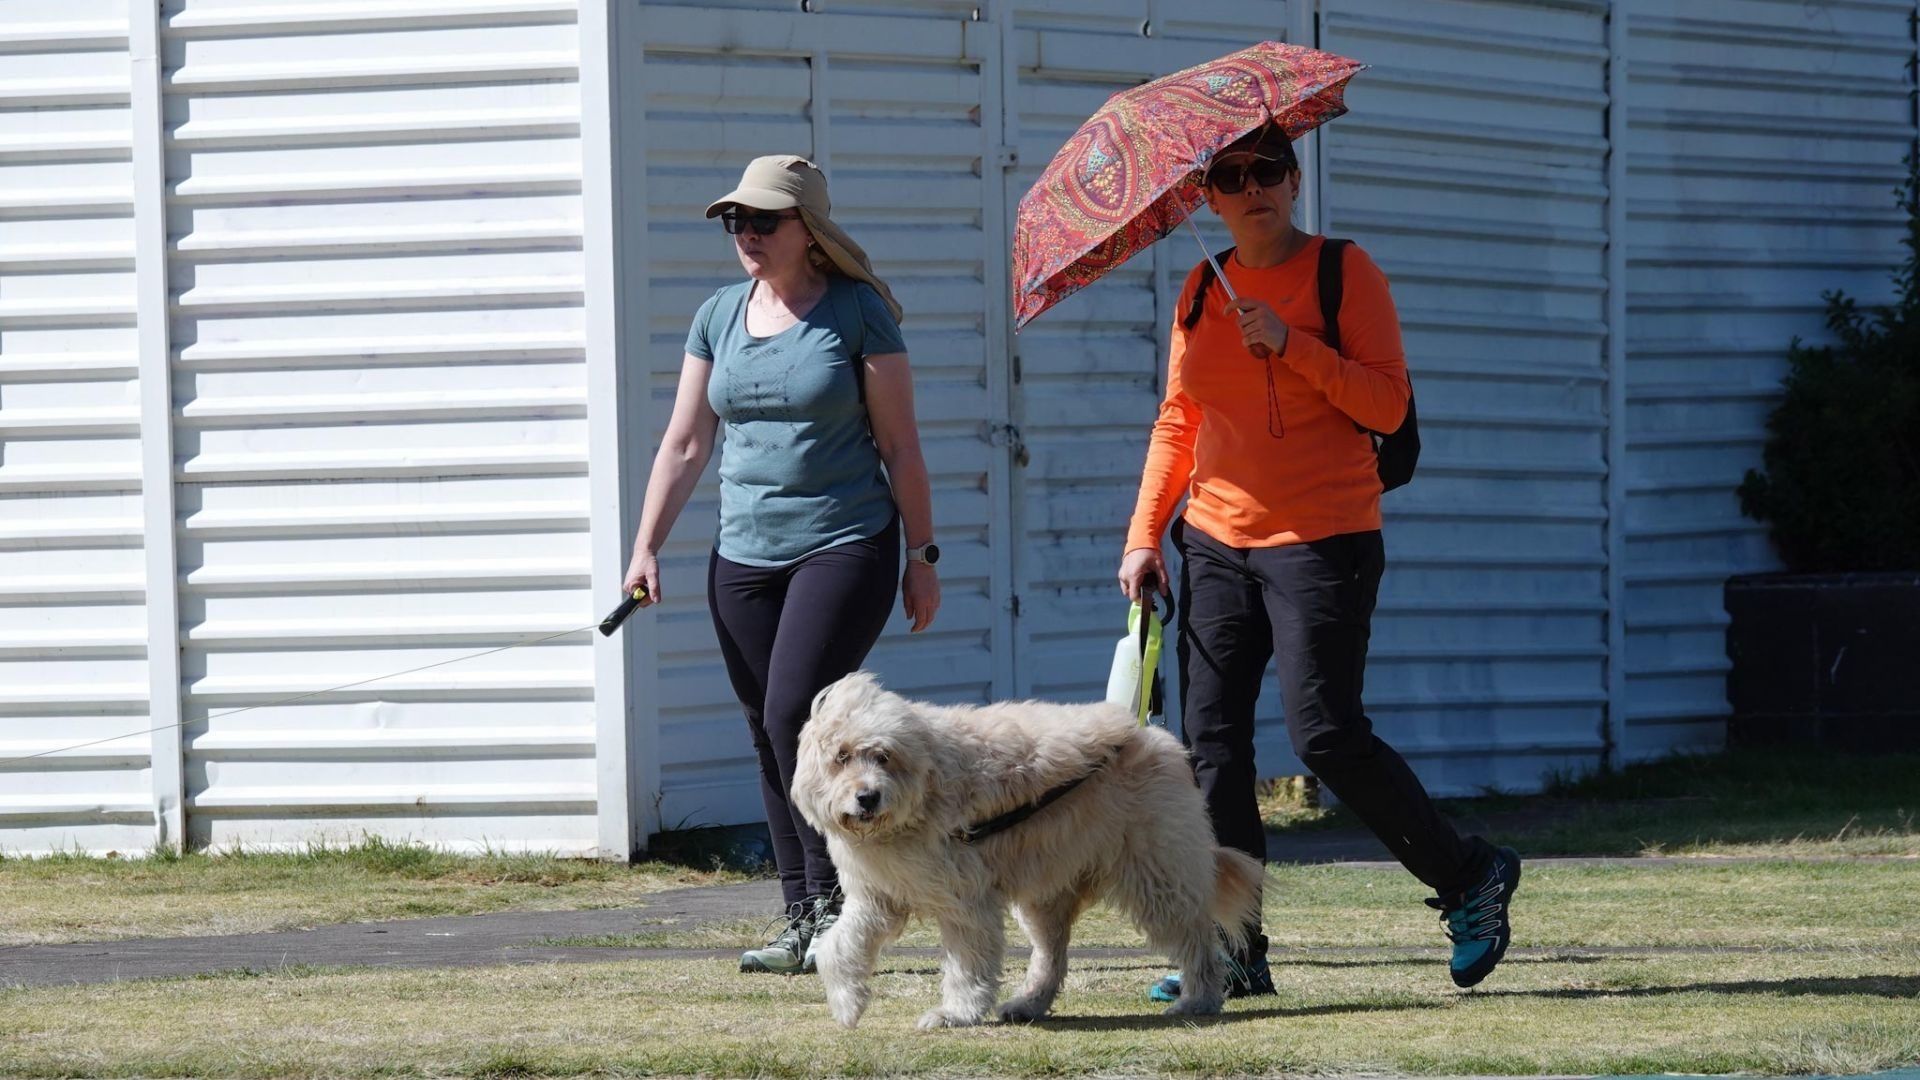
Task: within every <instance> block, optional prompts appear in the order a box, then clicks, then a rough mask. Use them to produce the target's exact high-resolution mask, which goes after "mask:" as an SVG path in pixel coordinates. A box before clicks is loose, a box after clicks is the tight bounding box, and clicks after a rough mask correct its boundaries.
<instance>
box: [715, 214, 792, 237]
mask: <svg viewBox="0 0 1920 1080" xmlns="http://www.w3.org/2000/svg"><path fill="white" fill-rule="evenodd" d="M799 216H800V215H799V214H780V213H775V212H774V211H772V210H755V211H753V212H752V213H750V214H743V213H741V212H740V211H738V210H722V211H720V227H721V228H723V229H725V230H727V235H728V236H739V235H740V231H741V230H742V229H752V230H753V235H755V236H772V235H773V234H774V233H776V232H778V231H779V229H780V223H781V222H783V221H788V220H791V219H793V218H797V217H799Z"/></svg>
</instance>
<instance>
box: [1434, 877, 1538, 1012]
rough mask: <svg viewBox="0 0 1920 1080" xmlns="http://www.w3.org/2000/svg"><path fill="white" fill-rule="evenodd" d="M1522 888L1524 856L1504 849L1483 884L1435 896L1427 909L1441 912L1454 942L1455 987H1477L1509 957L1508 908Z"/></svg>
mask: <svg viewBox="0 0 1920 1080" xmlns="http://www.w3.org/2000/svg"><path fill="white" fill-rule="evenodd" d="M1519 887H1520V853H1519V852H1516V851H1514V850H1513V849H1512V848H1510V847H1503V848H1500V849H1499V850H1497V851H1495V852H1494V853H1493V866H1492V867H1490V868H1488V870H1487V876H1486V877H1484V878H1481V879H1480V882H1479V884H1477V885H1475V886H1473V887H1472V888H1470V889H1468V890H1467V891H1465V892H1463V893H1459V894H1457V895H1454V896H1448V897H1432V898H1430V899H1428V900H1427V906H1428V907H1430V908H1434V909H1435V910H1437V911H1439V912H1440V921H1441V922H1443V923H1445V924H1446V925H1447V940H1449V941H1451V942H1453V961H1452V962H1451V963H1450V964H1448V965H1447V970H1448V972H1449V973H1450V974H1452V976H1453V983H1454V985H1455V986H1474V985H1477V984H1478V983H1479V982H1480V980H1481V979H1484V978H1486V977H1487V976H1488V975H1489V974H1490V973H1492V971H1493V969H1494V966H1495V965H1497V964H1499V963H1500V958H1501V957H1503V956H1505V955H1507V944H1508V943H1509V942H1511V941H1512V940H1513V923H1512V921H1511V920H1510V919H1509V918H1508V909H1509V908H1510V907H1511V906H1512V903H1513V892H1514V890H1515V889H1518V888H1519Z"/></svg>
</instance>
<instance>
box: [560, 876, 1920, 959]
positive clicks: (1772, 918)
mask: <svg viewBox="0 0 1920 1080" xmlns="http://www.w3.org/2000/svg"><path fill="white" fill-rule="evenodd" d="M1427 895H1430V894H1429V893H1428V892H1427V891H1426V890H1425V889H1424V888H1422V887H1421V885H1420V883H1419V882H1417V881H1415V880H1414V879H1413V878H1412V877H1410V876H1409V875H1407V874H1406V873H1405V872H1403V871H1401V870H1398V869H1392V870H1383V869H1367V868H1362V867H1350V866H1291V867H1281V866H1274V867H1269V868H1268V870H1267V887H1266V890H1265V900H1266V912H1265V920H1266V926H1267V933H1268V934H1269V935H1270V936H1271V937H1272V938H1273V947H1274V948H1275V949H1277V950H1286V949H1292V948H1361V947H1372V946H1384V947H1394V948H1424V949H1433V950H1435V951H1436V954H1437V953H1438V951H1439V950H1440V949H1442V948H1443V946H1444V942H1443V940H1442V937H1441V933H1440V925H1439V922H1438V919H1437V917H1436V916H1435V914H1434V912H1433V911H1431V910H1430V909H1428V908H1427V907H1426V906H1425V905H1423V904H1422V903H1421V902H1420V901H1421V899H1422V897H1424V896H1427ZM1514 925H1515V939H1514V940H1515V942H1516V943H1517V944H1519V945H1523V946H1532V947H1542V948H1581V947H1606V948H1620V947H1633V946H1654V947H1661V948H1766V949H1807V948H1819V949H1895V950H1907V951H1912V950H1920V865H1914V864H1909V863H1906V862H1827V861H1821V862H1792V861H1785V860H1782V861H1777V862H1759V863H1750V862H1739V863H1712V862H1708V863H1700V864H1693V863H1679V864H1664V865H1655V866H1632V865H1624V864H1614V865H1603V866H1544V865H1535V866H1532V867H1530V868H1529V869H1528V870H1527V872H1526V876H1525V878H1524V879H1523V880H1522V883H1521V886H1520V892H1519V894H1518V896H1517V897H1516V898H1515V900H1514ZM1009 926H1012V924H1011V923H1010V924H1009ZM765 929H766V924H765V923H764V922H763V921H761V920H757V919H749V920H741V921H728V922H719V923H713V924H708V925H704V926H700V927H697V928H694V929H691V930H678V929H662V930H657V931H642V932H640V933H637V934H620V935H608V936H601V937H585V938H559V939H554V940H552V941H548V942H545V944H549V945H574V946H605V947H619V948H712V949H727V948H740V947H742V946H743V944H744V943H746V942H749V941H754V942H756V943H757V941H758V940H759V939H758V937H757V935H762V934H763V933H764V931H765ZM1008 940H1009V941H1012V942H1015V943H1019V942H1021V941H1022V938H1021V936H1020V934H1019V932H1018V930H1017V928H1016V929H1012V930H1011V931H1010V933H1009V938H1008ZM1073 940H1074V944H1075V945H1078V946H1084V947H1107V948H1138V947H1141V946H1142V941H1141V938H1140V935H1139V934H1138V932H1137V931H1135V930H1134V929H1133V927H1132V926H1131V925H1130V924H1129V923H1127V922H1126V920H1125V919H1124V918H1123V917H1121V916H1120V915H1119V914H1118V913H1116V912H1114V911H1113V910H1112V909H1110V908H1107V907H1105V906H1104V905H1102V906H1098V907H1095V908H1094V909H1093V910H1091V911H1089V912H1088V913H1087V914H1086V916H1084V917H1083V918H1082V919H1081V921H1080V922H1079V924H1078V925H1077V926H1076V927H1075V930H1074V938H1073ZM937 943H938V933H937V931H936V930H935V929H934V928H933V927H931V926H930V925H927V924H925V923H921V922H915V923H912V924H910V925H909V926H908V929H907V933H906V934H905V936H903V937H902V938H901V941H900V944H901V945H903V946H909V947H924V946H932V945H935V944H937Z"/></svg>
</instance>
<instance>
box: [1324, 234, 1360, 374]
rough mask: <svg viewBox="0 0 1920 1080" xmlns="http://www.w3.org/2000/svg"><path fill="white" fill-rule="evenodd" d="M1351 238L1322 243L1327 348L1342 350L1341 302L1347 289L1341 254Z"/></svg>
mask: <svg viewBox="0 0 1920 1080" xmlns="http://www.w3.org/2000/svg"><path fill="white" fill-rule="evenodd" d="M1351 243H1353V241H1351V240H1335V239H1334V238H1332V237H1328V238H1327V239H1326V240H1324V241H1322V242H1321V244H1320V323H1321V325H1323V326H1325V327H1326V328H1327V348H1329V349H1332V350H1333V351H1334V352H1339V351H1340V302H1341V301H1342V300H1343V299H1344V298H1345V296H1346V291H1347V282H1346V275H1345V273H1344V272H1343V271H1342V270H1341V266H1340V255H1341V253H1342V252H1344V251H1346V250H1347V245H1348V244H1351Z"/></svg>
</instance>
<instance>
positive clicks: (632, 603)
mask: <svg viewBox="0 0 1920 1080" xmlns="http://www.w3.org/2000/svg"><path fill="white" fill-rule="evenodd" d="M646 598H647V587H646V586H645V585H642V586H640V587H639V588H637V589H635V590H633V595H632V596H629V597H627V598H626V599H625V600H622V601H620V606H619V607H617V608H614V609H613V611H611V612H609V613H608V615H607V617H606V618H604V619H601V620H600V632H601V633H602V634H605V635H606V636H607V637H612V636H613V632H614V631H615V630H618V629H620V624H621V623H623V622H626V621H627V616H629V615H631V614H633V612H634V609H635V608H638V607H639V606H640V601H642V600H645V599H646Z"/></svg>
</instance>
